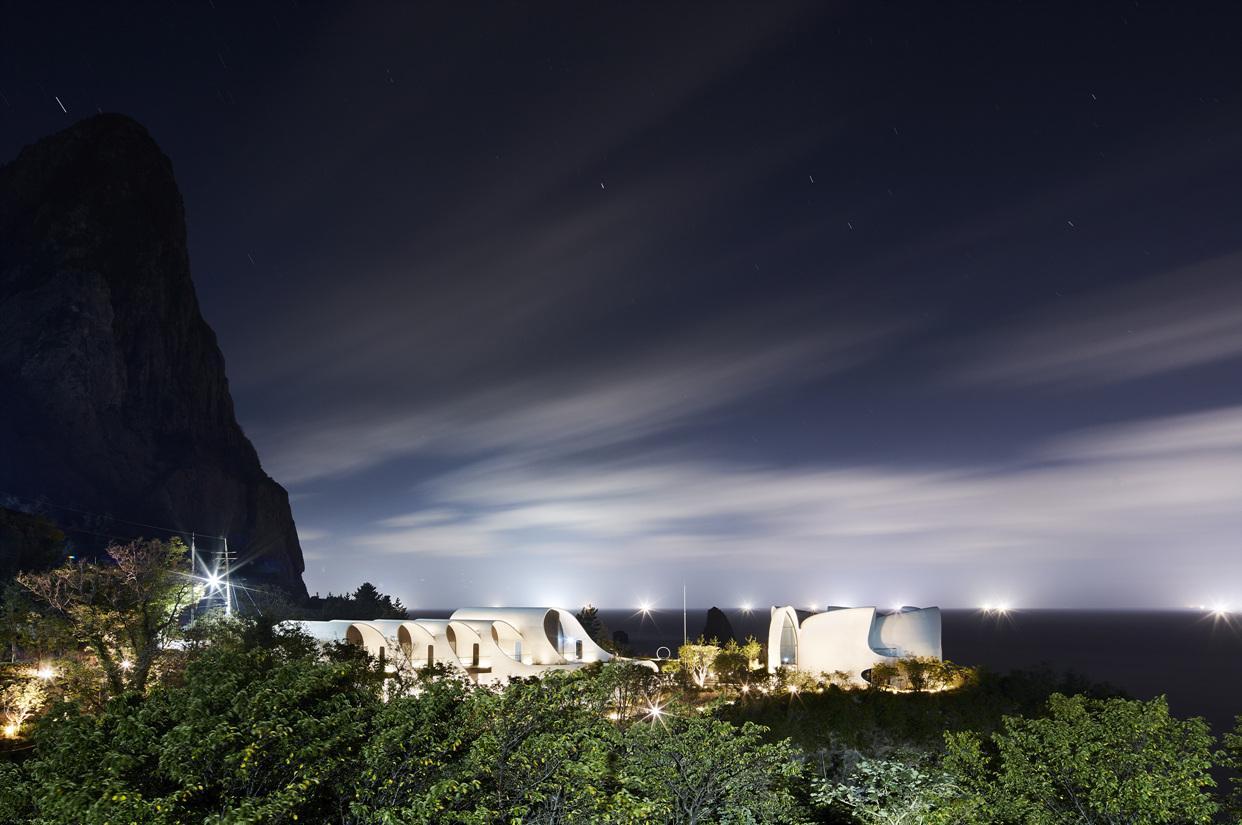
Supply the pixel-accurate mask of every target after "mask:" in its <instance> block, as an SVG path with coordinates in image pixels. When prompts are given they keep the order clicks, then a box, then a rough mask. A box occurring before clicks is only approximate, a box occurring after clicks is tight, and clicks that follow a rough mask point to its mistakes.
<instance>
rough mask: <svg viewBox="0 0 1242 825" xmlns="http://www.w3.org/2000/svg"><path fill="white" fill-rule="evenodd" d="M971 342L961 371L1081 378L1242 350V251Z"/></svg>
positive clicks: (993, 379)
mask: <svg viewBox="0 0 1242 825" xmlns="http://www.w3.org/2000/svg"><path fill="white" fill-rule="evenodd" d="M970 351H971V352H972V353H982V355H980V356H977V357H973V358H971V359H969V360H967V361H966V363H965V365H964V366H962V367H961V368H960V369H959V370H957V373H956V376H957V378H958V379H959V380H962V381H965V382H968V383H977V384H991V385H1001V386H1030V385H1061V386H1073V387H1081V386H1084V385H1089V384H1093V383H1099V382H1110V383H1111V382H1120V381H1128V380H1132V379H1137V378H1145V377H1148V376H1152V375H1157V374H1160V373H1166V372H1171V371H1174V370H1180V369H1185V368H1188V367H1195V366H1200V365H1204V364H1211V363H1215V362H1218V361H1224V360H1228V359H1236V358H1242V253H1234V254H1231V255H1227V256H1224V257H1220V258H1215V259H1213V260H1210V261H1206V262H1203V263H1200V264H1197V265H1195V266H1191V267H1187V268H1185V269H1180V270H1178V271H1175V272H1170V273H1165V274H1163V275H1160V276H1156V277H1153V278H1149V279H1146V280H1143V281H1141V282H1137V283H1134V284H1129V285H1126V286H1123V287H1117V288H1114V289H1111V290H1106V291H1101V292H1098V293H1094V294H1089V295H1086V296H1082V297H1072V298H1067V299H1066V301H1065V304H1064V308H1058V309H1054V310H1051V311H1047V312H1040V313H1036V314H1033V315H1032V316H1030V317H1028V318H1025V319H1022V320H1020V321H1019V322H1018V323H1016V324H1015V325H1013V326H1012V327H1009V328H1007V329H1004V330H1001V331H999V332H996V333H993V334H991V335H990V336H987V337H986V340H983V341H978V340H975V341H971V342H970Z"/></svg>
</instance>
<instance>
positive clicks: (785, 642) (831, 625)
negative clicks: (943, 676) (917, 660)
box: [768, 606, 943, 685]
mask: <svg viewBox="0 0 1242 825" xmlns="http://www.w3.org/2000/svg"><path fill="white" fill-rule="evenodd" d="M771 616H772V618H771V621H770V623H769V625H768V672H770V673H775V672H776V671H777V670H778V669H779V668H782V667H783V668H789V669H791V670H797V671H801V672H803V673H809V674H812V675H814V676H821V675H824V674H833V673H845V674H848V675H849V681H850V682H852V683H854V684H856V685H865V684H867V680H866V675H865V674H866V673H867V671H869V670H870V669H871V668H872V667H874V666H875V665H877V664H879V663H881V662H894V661H897V660H898V659H905V658H909V657H914V656H917V657H931V658H935V659H940V658H943V654H942V650H941V645H940V608H938V607H924V608H917V607H903V608H901V609H900V610H895V611H893V612H891V613H881V612H879V611H878V610H876V608H874V607H830V608H828V609H827V610H824V611H822V612H808V611H799V610H795V609H794V608H792V607H788V606H785V607H773V608H772V613H771Z"/></svg>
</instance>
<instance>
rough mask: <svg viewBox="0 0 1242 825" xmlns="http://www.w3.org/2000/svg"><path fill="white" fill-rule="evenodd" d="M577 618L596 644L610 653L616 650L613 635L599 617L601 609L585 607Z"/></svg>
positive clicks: (591, 606) (592, 606) (587, 605)
mask: <svg viewBox="0 0 1242 825" xmlns="http://www.w3.org/2000/svg"><path fill="white" fill-rule="evenodd" d="M575 618H577V619H578V624H580V625H582V629H583V630H585V631H586V633H587V636H589V637H591V640H592V641H593V642H595V644H597V645H599V646H600V647H602V648H603V649H604V650H608V651H613V650H615V649H616V645H615V644H614V643H613V640H612V634H611V633H609V632H608V626H607V625H606V624H604V620H603V619H601V618H600V617H599V609H598V608H596V607H595V605H592V604H586V605H583V606H582V608H581V609H580V610H579V611H578V613H577V615H576V616H575Z"/></svg>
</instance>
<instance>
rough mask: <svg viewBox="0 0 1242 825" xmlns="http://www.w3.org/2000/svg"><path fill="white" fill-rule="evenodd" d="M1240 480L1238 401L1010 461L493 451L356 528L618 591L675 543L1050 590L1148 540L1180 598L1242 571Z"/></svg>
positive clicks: (1033, 592) (834, 572)
mask: <svg viewBox="0 0 1242 825" xmlns="http://www.w3.org/2000/svg"><path fill="white" fill-rule="evenodd" d="M1239 491H1242V407H1232V408H1227V409H1221V410H1216V411H1214V412H1211V413H1204V414H1199V415H1188V416H1178V417H1171V418H1165V419H1159V420H1151V421H1145V422H1140V423H1136V424H1126V425H1119V426H1116V427H1112V428H1103V429H1097V430H1092V431H1087V432H1084V433H1080V434H1077V435H1074V436H1069V437H1065V438H1061V439H1056V440H1054V441H1052V442H1050V443H1048V444H1047V445H1043V446H1041V447H1039V448H1037V449H1035V450H1033V451H1032V454H1031V455H1030V456H1029V458H1028V460H1026V461H1024V462H1022V463H1018V464H1013V465H1007V466H1003V467H990V466H978V467H967V468H959V469H954V470H918V469H901V468H893V467H883V466H849V467H838V468H823V467H821V468H772V467H762V466H750V465H738V464H729V463H722V462H711V461H703V460H697V459H693V458H689V457H685V456H678V455H675V454H652V455H647V456H644V457H642V458H630V459H627V460H625V461H614V462H609V463H603V464H601V463H594V464H592V465H590V466H584V465H574V464H572V463H569V464H567V463H563V462H545V461H530V460H526V459H506V460H500V461H493V462H483V463H480V464H477V465H474V466H472V467H469V468H467V469H464V470H461V471H458V472H454V473H451V474H448V475H445V476H443V477H440V478H439V479H436V480H433V481H431V482H429V483H428V484H427V485H426V486H425V488H424V489H423V490H421V491H420V492H421V493H422V495H423V496H424V498H425V501H426V502H427V504H426V507H427V508H428V509H427V510H420V511H417V512H413V513H410V514H408V515H405V516H401V517H397V518H394V519H389V520H387V521H386V522H384V523H382V524H378V525H376V526H375V528H374V529H373V530H371V531H370V532H368V533H367V534H366V535H364V536H362V537H361V538H360V539H358V542H357V543H358V545H359V546H360V547H364V548H369V549H372V550H376V551H380V552H383V553H385V554H406V555H408V556H409V557H410V558H411V559H419V558H427V557H443V556H463V555H464V556H470V557H473V558H476V559H481V558H488V559H491V560H493V561H505V562H510V563H515V562H517V561H519V560H520V562H521V563H522V564H523V565H525V566H526V567H525V569H527V570H530V571H533V572H531V576H533V577H534V578H535V579H538V578H539V571H541V570H545V569H546V570H548V571H553V570H555V569H557V566H558V565H560V564H563V563H565V562H572V563H574V564H575V565H581V566H583V567H584V568H585V569H592V568H594V569H597V570H598V569H601V568H602V569H605V570H607V571H608V572H607V574H606V580H607V581H608V582H610V584H609V587H614V588H615V589H619V590H621V591H622V592H626V591H629V590H633V589H634V588H636V587H639V586H640V584H641V581H642V578H643V576H644V575H645V573H644V572H642V571H646V570H649V569H657V568H660V567H665V566H667V565H668V563H669V561H670V560H673V559H675V560H676V561H677V563H678V564H680V565H685V566H691V567H695V566H697V567H699V568H700V569H701V570H705V569H711V570H714V571H716V573H715V575H717V576H720V577H722V578H725V579H727V578H729V577H730V576H733V575H736V572H733V573H730V572H729V571H742V570H750V571H756V572H754V573H753V576H754V578H755V579H756V581H760V580H763V579H764V577H766V576H778V577H779V578H781V579H783V580H784V581H786V582H787V586H792V587H795V588H796V589H798V590H799V591H800V590H801V589H803V588H804V586H805V585H806V583H807V582H808V581H810V582H814V585H815V586H816V587H819V588H820V590H821V591H823V590H826V589H827V588H828V586H829V585H830V584H832V583H833V582H837V583H840V582H843V581H850V582H854V585H853V588H854V589H855V590H856V591H857V590H859V589H861V588H864V587H866V586H871V587H874V586H875V583H876V582H877V581H883V582H886V583H888V584H889V585H890V586H891V587H898V588H899V589H902V590H904V591H906V592H910V591H915V590H917V589H918V588H919V585H918V583H919V582H920V581H924V582H934V581H954V582H957V584H958V585H961V584H962V583H963V582H965V583H966V584H967V587H966V589H967V590H969V588H970V586H975V587H983V586H984V583H985V582H991V583H997V582H1000V583H1005V584H1007V585H1008V586H1010V587H1012V588H1013V589H1014V591H1015V592H1016V593H1018V594H1019V595H1020V596H1021V597H1025V598H1027V599H1030V600H1032V601H1033V602H1036V603H1040V604H1057V603H1064V602H1065V601H1066V600H1067V599H1068V600H1069V601H1070V603H1073V601H1074V600H1075V599H1082V598H1087V597H1088V596H1087V595H1086V594H1092V596H1091V597H1093V598H1094V599H1095V600H1096V601H1097V602H1098V601H1104V602H1107V600H1108V599H1109V598H1110V596H1109V594H1110V592H1111V588H1112V586H1113V580H1114V579H1121V578H1130V577H1132V570H1131V569H1130V561H1129V560H1130V559H1131V558H1142V559H1143V560H1144V561H1143V563H1142V564H1141V565H1139V568H1140V569H1141V571H1142V574H1141V576H1140V578H1142V579H1143V580H1141V581H1139V582H1137V583H1131V584H1130V586H1129V587H1128V590H1127V594H1126V598H1127V599H1130V600H1133V599H1138V598H1148V599H1150V600H1152V601H1151V602H1150V603H1156V604H1159V603H1165V604H1169V603H1173V604H1176V603H1178V602H1177V601H1176V600H1177V597H1178V596H1179V595H1184V596H1186V598H1193V596H1190V595H1186V594H1193V593H1199V594H1202V593H1203V592H1204V590H1205V589H1207V588H1208V587H1210V586H1213V584H1214V583H1216V582H1218V581H1219V579H1220V577H1222V576H1224V577H1230V576H1232V577H1234V579H1235V580H1237V579H1238V577H1239V576H1242V566H1240V565H1242V562H1239V561H1238V555H1237V550H1238V541H1239V536H1242V507H1239V502H1240V498H1239V495H1240V494H1239ZM424 516H429V521H430V522H431V526H424V525H423V524H422V523H421V522H422V519H423V517H424ZM1162 559H1163V561H1162ZM704 564H707V565H708V567H707V568H703V565H704ZM476 569H478V568H476ZM483 569H485V568H483ZM482 575H483V577H484V578H486V574H482ZM712 575H713V574H708V573H703V572H700V574H699V580H700V581H702V580H703V579H704V578H707V579H710V578H711V577H712ZM588 578H589V577H588ZM923 589H924V590H925V591H930V590H932V589H933V586H927V587H924V588H923ZM956 589H957V592H961V591H962V589H963V588H962V587H960V586H959V587H957V588H956ZM928 595H929V596H930V597H935V595H934V593H929V594H928ZM779 596H780V594H773V597H779ZM786 597H788V594H787V595H786ZM1131 603H1133V602H1131Z"/></svg>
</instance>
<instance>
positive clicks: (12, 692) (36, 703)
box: [0, 674, 47, 739]
mask: <svg viewBox="0 0 1242 825" xmlns="http://www.w3.org/2000/svg"><path fill="white" fill-rule="evenodd" d="M46 701H47V690H46V689H45V688H44V686H43V684H42V680H40V679H39V678H38V677H37V676H35V675H33V674H31V675H29V676H28V677H27V678H24V679H18V680H16V681H13V682H10V683H9V684H7V685H5V686H4V687H0V717H2V718H0V727H2V728H3V734H4V736H5V737H6V738H9V739H12V738H16V737H17V736H19V735H21V731H22V727H23V726H24V725H25V724H26V721H27V720H28V719H30V717H31V716H33V715H34V713H35V712H36V711H38V710H39V708H41V707H42V706H43V704H44V702H46Z"/></svg>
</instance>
